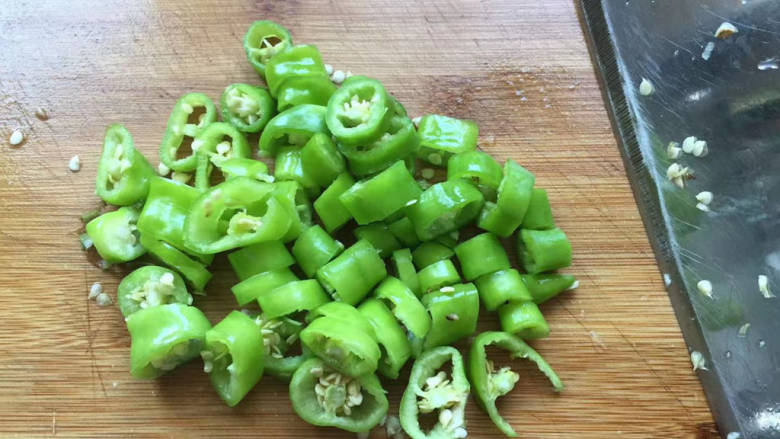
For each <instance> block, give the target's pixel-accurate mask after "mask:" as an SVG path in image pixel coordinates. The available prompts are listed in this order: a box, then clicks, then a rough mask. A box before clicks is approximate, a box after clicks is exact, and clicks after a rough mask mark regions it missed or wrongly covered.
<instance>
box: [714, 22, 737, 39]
mask: <svg viewBox="0 0 780 439" xmlns="http://www.w3.org/2000/svg"><path fill="white" fill-rule="evenodd" d="M738 32H739V29H737V27H736V26H734V25H733V24H731V23H729V22H728V21H724V22H723V23H721V24H720V26H718V30H716V31H715V37H716V38H720V39H721V40H725V39H726V38H728V37H730V36H732V35H734V34H735V33H738Z"/></svg>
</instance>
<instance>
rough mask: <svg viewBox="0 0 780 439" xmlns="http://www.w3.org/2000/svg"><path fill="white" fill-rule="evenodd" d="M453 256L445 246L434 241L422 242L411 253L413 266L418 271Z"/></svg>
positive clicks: (453, 253)
mask: <svg viewBox="0 0 780 439" xmlns="http://www.w3.org/2000/svg"><path fill="white" fill-rule="evenodd" d="M453 256H455V252H454V251H453V250H452V249H451V248H449V247H447V246H446V245H443V244H439V243H438V242H434V241H427V242H423V243H422V244H420V245H419V247H417V248H416V249H414V251H413V252H412V257H413V258H414V265H415V266H416V267H417V269H418V270H422V269H423V268H425V267H427V266H429V265H431V264H433V263H434V262H438V261H443V260H445V259H449V258H451V257H453Z"/></svg>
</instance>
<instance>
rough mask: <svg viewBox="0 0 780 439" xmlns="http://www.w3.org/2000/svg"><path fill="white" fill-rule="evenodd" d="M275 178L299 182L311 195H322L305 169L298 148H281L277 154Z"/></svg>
mask: <svg viewBox="0 0 780 439" xmlns="http://www.w3.org/2000/svg"><path fill="white" fill-rule="evenodd" d="M274 178H275V179H276V180H277V181H285V180H289V181H297V182H298V184H300V185H301V187H303V189H304V190H305V191H306V193H307V194H309V195H313V196H316V195H317V194H319V193H320V187H319V185H318V184H317V182H316V181H314V178H312V176H311V175H309V174H307V173H306V171H305V170H304V169H303V161H302V160H301V149H300V148H297V147H289V148H280V149H279V151H278V152H277V153H276V162H275V164H274Z"/></svg>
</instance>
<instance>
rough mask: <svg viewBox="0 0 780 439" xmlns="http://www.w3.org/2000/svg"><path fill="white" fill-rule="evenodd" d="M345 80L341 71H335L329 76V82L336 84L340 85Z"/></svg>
mask: <svg viewBox="0 0 780 439" xmlns="http://www.w3.org/2000/svg"><path fill="white" fill-rule="evenodd" d="M345 79H346V75H345V74H344V72H343V71H341V70H336V71H335V72H333V74H332V75H331V76H330V80H331V81H333V82H334V83H336V84H341V83H342V82H344V80H345Z"/></svg>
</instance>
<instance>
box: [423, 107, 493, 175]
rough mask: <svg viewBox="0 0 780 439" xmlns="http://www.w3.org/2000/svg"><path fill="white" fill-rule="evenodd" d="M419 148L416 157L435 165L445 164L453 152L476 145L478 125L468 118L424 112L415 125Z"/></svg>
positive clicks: (461, 151)
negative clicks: (462, 118)
mask: <svg viewBox="0 0 780 439" xmlns="http://www.w3.org/2000/svg"><path fill="white" fill-rule="evenodd" d="M417 133H419V135H420V146H421V147H420V150H419V151H418V152H417V157H418V158H420V159H421V160H424V161H426V162H428V163H430V164H432V165H435V166H446V165H447V161H448V160H449V158H450V156H452V155H453V154H458V153H463V152H468V151H472V150H473V149H474V148H476V147H477V137H479V127H477V124H475V123H474V122H472V121H470V120H461V119H455V118H453V117H448V116H440V115H438V114H426V115H425V116H423V117H422V119H420V124H419V125H418V126H417Z"/></svg>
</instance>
